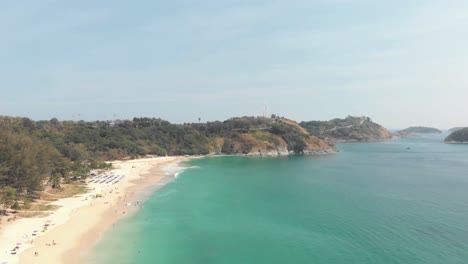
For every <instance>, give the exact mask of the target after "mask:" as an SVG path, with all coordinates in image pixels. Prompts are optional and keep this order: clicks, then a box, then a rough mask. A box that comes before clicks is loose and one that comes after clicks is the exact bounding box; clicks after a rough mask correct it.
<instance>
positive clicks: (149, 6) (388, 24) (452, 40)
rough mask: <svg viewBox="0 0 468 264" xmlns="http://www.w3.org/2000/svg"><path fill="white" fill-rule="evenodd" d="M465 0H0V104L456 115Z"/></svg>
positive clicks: (465, 68)
mask: <svg viewBox="0 0 468 264" xmlns="http://www.w3.org/2000/svg"><path fill="white" fill-rule="evenodd" d="M467 14H468V1H465V0H460V1H451V0H447V1H440V0H412V1H407V0H404V1H400V0H392V1H380V0H265V1H264V0H229V1H227V0H171V1H160V0H151V1H150V0H141V1H129V0H127V1H123V0H102V1H95V0H80V1H58V0H55V1H52V0H41V1H36V0H34V1H33V0H30V1H2V2H1V3H0V39H1V41H0V115H8V116H23V117H29V118H32V119H35V120H44V119H51V118H54V117H55V118H58V119H60V120H80V119H83V120H110V119H130V118H133V117H160V118H163V119H166V120H168V121H170V122H173V123H184V122H197V121H198V118H201V120H202V121H214V120H225V119H227V118H230V117H234V116H245V115H247V116H260V115H262V114H263V113H264V109H265V105H266V106H267V111H266V112H267V114H268V115H270V114H278V115H280V116H285V117H288V118H291V119H294V120H297V121H309V120H328V119H332V118H336V117H345V116H347V115H357V116H364V115H365V116H369V117H371V118H372V120H374V121H376V122H378V123H380V124H382V125H383V126H385V127H387V128H404V127H407V126H412V125H424V126H435V127H439V128H450V127H454V126H466V125H468V111H467V105H468V15H467Z"/></svg>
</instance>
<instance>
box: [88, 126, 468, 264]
mask: <svg viewBox="0 0 468 264" xmlns="http://www.w3.org/2000/svg"><path fill="white" fill-rule="evenodd" d="M444 136H446V135H424V136H420V137H415V138H408V139H402V140H397V141H386V142H379V143H349V144H339V145H338V147H339V149H340V151H341V152H340V153H339V154H337V155H330V156H321V157H310V156H291V157H281V158H251V157H213V158H204V159H198V160H192V161H190V162H189V163H188V164H185V165H186V166H188V167H190V168H189V169H187V170H185V171H184V172H183V173H181V174H179V175H178V177H177V178H175V179H174V180H173V181H172V182H170V183H169V184H167V185H166V186H165V187H164V188H162V189H161V190H159V191H157V192H156V193H154V195H152V196H151V197H149V198H148V200H147V201H146V202H145V203H144V204H143V207H142V209H141V210H139V211H138V212H136V213H135V214H133V215H131V216H129V217H127V218H124V219H122V220H121V221H120V222H119V223H118V224H116V227H115V228H113V229H112V230H109V231H108V232H107V233H106V234H105V235H104V237H103V238H102V239H101V240H100V241H99V242H98V244H97V246H96V247H95V248H94V250H93V252H92V253H91V256H90V257H89V261H87V263H100V264H107V263H109V264H114V263H163V264H172V263H174V264H183V263H200V264H202V263H203V264H206V263H225V264H231V263H232V264H240V263H256V264H262V263H265V264H267V263H268V264H271V263H316V264H322V263H323V264H336V263H340V264H341V263H342V264H352V263H356V264H366V263H369V264H378V263H392V264H397V263H405V264H455V263H460V264H466V263H468V145H446V144H443V143H442V140H443V138H444Z"/></svg>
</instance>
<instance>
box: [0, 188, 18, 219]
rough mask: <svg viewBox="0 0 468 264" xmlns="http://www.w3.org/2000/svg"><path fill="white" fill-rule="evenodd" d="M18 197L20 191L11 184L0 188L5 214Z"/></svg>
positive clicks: (0, 199)
mask: <svg viewBox="0 0 468 264" xmlns="http://www.w3.org/2000/svg"><path fill="white" fill-rule="evenodd" d="M17 199H18V192H17V191H16V189H14V188H12V187H10V186H4V187H3V188H2V189H1V190H0V203H1V204H2V207H3V214H4V215H6V212H7V209H8V208H9V207H11V206H12V205H13V204H14V203H15V202H16V200H17Z"/></svg>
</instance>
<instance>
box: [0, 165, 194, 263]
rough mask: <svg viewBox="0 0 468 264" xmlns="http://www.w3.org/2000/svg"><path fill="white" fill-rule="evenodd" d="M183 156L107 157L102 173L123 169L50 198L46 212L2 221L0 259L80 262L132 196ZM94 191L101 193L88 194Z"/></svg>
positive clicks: (124, 211)
mask: <svg viewBox="0 0 468 264" xmlns="http://www.w3.org/2000/svg"><path fill="white" fill-rule="evenodd" d="M187 159H189V158H188V157H158V158H147V159H138V160H129V161H116V162H113V165H114V169H113V170H111V171H110V172H108V173H113V174H115V175H124V176H125V177H124V178H123V179H122V180H121V181H120V182H118V183H116V184H110V185H106V184H98V183H89V184H88V187H89V192H88V193H86V194H82V195H78V196H75V197H71V198H65V199H61V200H59V201H56V202H53V203H52V204H54V205H58V206H60V208H59V209H57V210H56V211H54V213H53V214H51V215H50V216H47V217H42V218H23V219H18V220H17V221H14V222H9V223H3V224H2V226H1V229H0V250H1V251H0V263H2V264H3V263H8V264H12V263H25V264H26V263H27V264H35V263H37V264H41V263H47V264H55V263H57V264H58V263H82V262H80V260H81V259H82V258H83V257H84V256H85V255H86V253H87V252H88V251H89V250H90V249H91V248H92V247H93V245H94V244H95V243H96V241H97V240H98V239H99V238H100V237H101V235H102V234H103V233H104V232H105V231H106V230H108V229H109V228H112V227H113V225H114V224H115V223H116V222H117V221H118V220H119V219H120V218H122V217H123V216H125V215H128V214H129V212H130V211H132V210H136V209H135V208H138V206H135V205H136V203H137V202H138V203H140V201H137V200H136V199H137V194H138V193H139V192H141V191H142V190H144V189H146V188H147V187H149V186H153V185H155V184H158V183H159V184H162V183H161V182H160V181H161V179H163V178H164V177H165V176H167V175H168V174H173V173H176V172H177V170H180V169H181V168H179V167H177V166H176V165H177V164H178V163H179V162H181V161H184V160H187ZM97 193H102V194H103V197H100V198H96V199H90V198H89V197H91V196H93V195H96V194H97ZM44 225H47V226H48V229H47V232H41V230H42V228H43V226H44ZM35 230H37V233H34V231H35ZM33 234H38V235H37V236H33ZM18 243H20V244H18ZM17 244H18V245H19V247H20V249H19V250H18V254H17V255H11V254H10V252H11V249H12V248H13V247H14V246H15V245H17ZM36 253H37V254H36Z"/></svg>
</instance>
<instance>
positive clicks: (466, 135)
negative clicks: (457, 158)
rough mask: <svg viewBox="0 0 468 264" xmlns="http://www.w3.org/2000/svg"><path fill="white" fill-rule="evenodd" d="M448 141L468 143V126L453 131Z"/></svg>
mask: <svg viewBox="0 0 468 264" xmlns="http://www.w3.org/2000/svg"><path fill="white" fill-rule="evenodd" d="M445 142H446V143H468V128H463V129H459V130H456V131H455V132H452V134H450V135H449V136H448V137H447V138H446V139H445Z"/></svg>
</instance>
